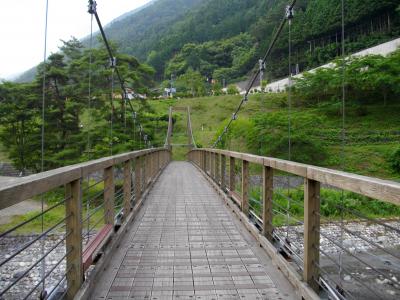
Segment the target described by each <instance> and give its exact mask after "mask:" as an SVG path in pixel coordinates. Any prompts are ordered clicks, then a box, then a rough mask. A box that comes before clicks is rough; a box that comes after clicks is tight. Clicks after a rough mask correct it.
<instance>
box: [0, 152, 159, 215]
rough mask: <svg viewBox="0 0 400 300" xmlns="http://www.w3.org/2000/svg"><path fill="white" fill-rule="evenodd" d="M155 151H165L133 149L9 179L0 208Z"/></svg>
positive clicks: (1, 188) (0, 194) (0, 197)
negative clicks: (132, 150) (115, 154)
mask: <svg viewBox="0 0 400 300" xmlns="http://www.w3.org/2000/svg"><path fill="white" fill-rule="evenodd" d="M156 151H165V149H164V148H157V149H151V150H140V151H134V152H129V153H125V154H121V155H117V156H111V157H106V158H102V159H97V160H93V161H89V162H84V163H79V164H76V165H72V166H68V167H63V168H58V169H54V170H51V171H47V172H43V173H39V174H34V175H31V176H27V177H24V178H18V179H15V180H9V181H7V183H4V184H1V185H0V209H4V208H7V207H9V206H12V205H15V204H17V203H19V202H22V201H25V200H27V199H30V198H32V197H35V196H37V195H40V194H42V193H45V192H48V191H50V190H52V189H55V188H58V187H61V186H65V185H66V184H68V183H69V182H71V181H74V180H76V179H79V178H81V177H86V176H87V175H88V174H91V173H94V172H98V171H102V170H104V169H106V168H108V167H111V166H112V165H114V164H115V163H119V162H123V161H126V160H128V159H130V158H134V157H137V156H139V155H143V154H145V153H152V152H156Z"/></svg>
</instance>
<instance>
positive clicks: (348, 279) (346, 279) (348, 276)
mask: <svg viewBox="0 0 400 300" xmlns="http://www.w3.org/2000/svg"><path fill="white" fill-rule="evenodd" d="M343 279H344V280H345V281H350V280H351V276H350V275H346V276H344V278H343Z"/></svg>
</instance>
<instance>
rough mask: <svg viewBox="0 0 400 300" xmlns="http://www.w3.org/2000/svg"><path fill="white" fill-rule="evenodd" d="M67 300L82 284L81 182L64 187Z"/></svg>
mask: <svg viewBox="0 0 400 300" xmlns="http://www.w3.org/2000/svg"><path fill="white" fill-rule="evenodd" d="M65 195H66V199H67V201H66V206H65V212H66V217H67V219H66V232H67V233H69V234H67V237H66V242H65V243H66V251H67V263H66V264H67V265H66V270H68V271H67V277H66V278H67V299H68V300H70V299H74V296H75V295H76V293H77V292H78V291H79V289H80V287H81V285H82V282H83V265H82V189H81V180H80V179H78V180H75V181H72V182H70V183H68V184H67V185H66V188H65Z"/></svg>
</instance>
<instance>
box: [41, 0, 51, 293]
mask: <svg viewBox="0 0 400 300" xmlns="http://www.w3.org/2000/svg"><path fill="white" fill-rule="evenodd" d="M45 3H46V10H45V11H46V12H45V25H44V49H43V83H42V128H41V157H40V158H41V161H40V170H41V172H44V156H45V153H44V145H45V110H46V107H45V105H46V68H47V66H46V60H47V31H48V21H49V0H46V2H45ZM40 202H41V212H42V215H41V230H42V234H43V233H44V195H43V194H42V195H41V199H40ZM45 242H46V237H45V235H43V237H42V239H41V255H42V256H43V255H44V252H45ZM45 274H46V258H44V259H43V260H42V262H41V278H42V292H41V295H40V298H44V297H45V290H46V281H45Z"/></svg>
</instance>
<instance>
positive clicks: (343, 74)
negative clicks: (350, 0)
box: [339, 0, 346, 290]
mask: <svg viewBox="0 0 400 300" xmlns="http://www.w3.org/2000/svg"><path fill="white" fill-rule="evenodd" d="M341 5H342V8H341V13H342V66H341V68H342V149H341V150H342V155H341V159H342V161H341V164H342V170H344V169H345V167H346V165H345V164H346V160H345V152H346V149H345V146H346V87H345V84H346V78H345V76H346V73H345V72H346V53H345V50H346V49H345V20H344V19H345V14H344V13H345V2H344V0H342V1H341ZM344 197H345V195H344V191H343V190H342V196H341V212H340V244H341V248H342V249H341V251H340V253H339V283H340V284H341V285H342V278H343V274H342V273H343V269H342V266H343V254H344V251H343V240H344ZM339 289H340V290H342V287H339Z"/></svg>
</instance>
